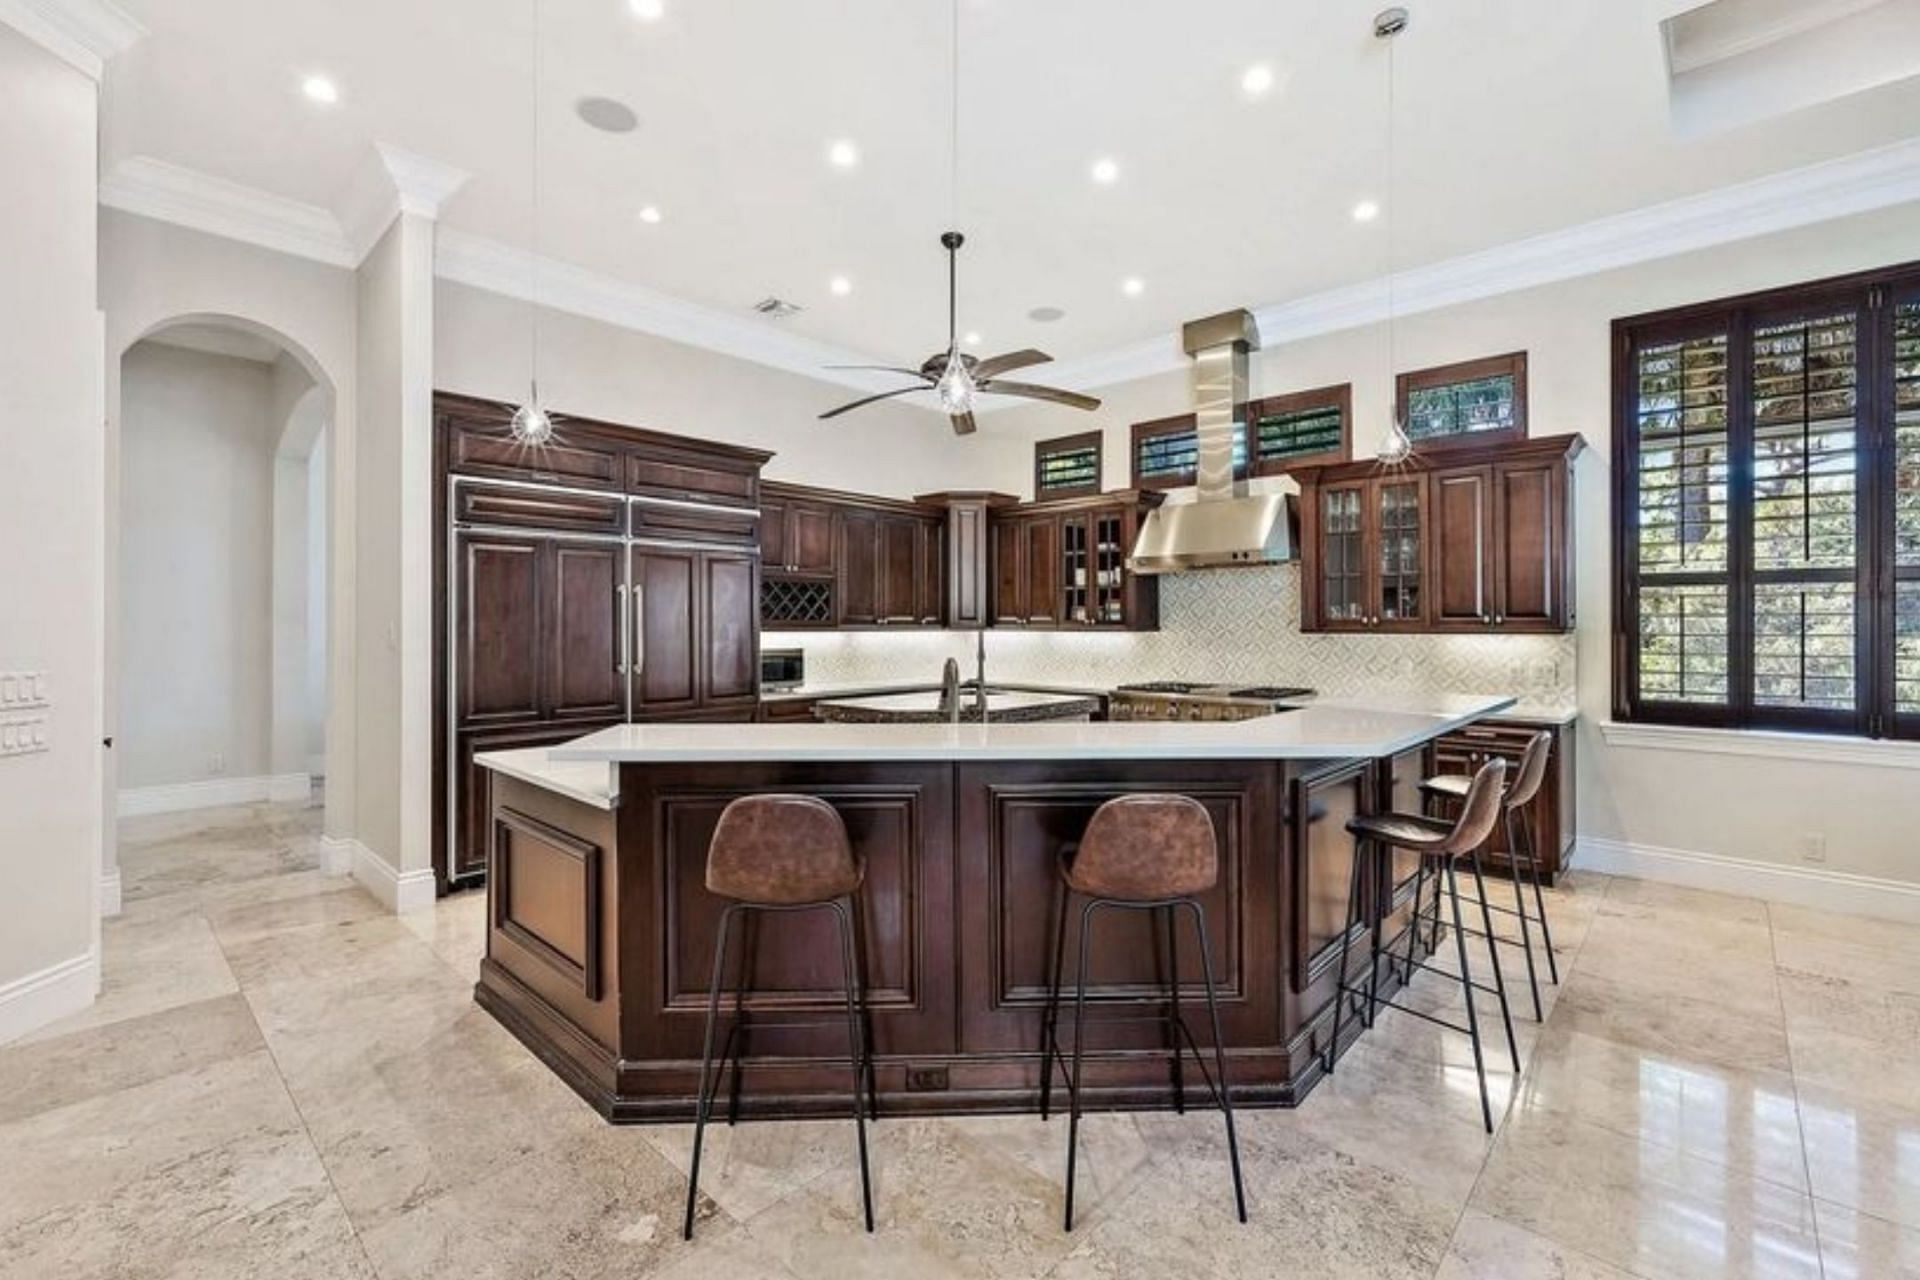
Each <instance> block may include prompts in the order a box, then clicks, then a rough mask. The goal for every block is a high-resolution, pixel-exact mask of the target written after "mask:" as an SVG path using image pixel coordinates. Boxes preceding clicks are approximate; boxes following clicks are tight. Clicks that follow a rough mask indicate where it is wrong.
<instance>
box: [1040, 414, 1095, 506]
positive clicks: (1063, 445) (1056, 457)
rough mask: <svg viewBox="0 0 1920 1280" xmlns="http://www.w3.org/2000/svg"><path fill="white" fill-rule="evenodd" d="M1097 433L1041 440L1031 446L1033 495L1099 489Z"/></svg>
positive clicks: (1073, 494) (1052, 495) (1070, 494)
mask: <svg viewBox="0 0 1920 1280" xmlns="http://www.w3.org/2000/svg"><path fill="white" fill-rule="evenodd" d="M1100 446H1101V433H1100V432H1098V431H1083V432H1080V433H1079V434H1078V435H1071V436H1059V437H1056V438H1055V439H1052V440H1041V441H1038V442H1036V443H1035V444H1034V446H1033V496H1034V497H1035V498H1036V499H1045V498H1072V497H1078V496H1079V495H1081V494H1088V493H1098V492H1100Z"/></svg>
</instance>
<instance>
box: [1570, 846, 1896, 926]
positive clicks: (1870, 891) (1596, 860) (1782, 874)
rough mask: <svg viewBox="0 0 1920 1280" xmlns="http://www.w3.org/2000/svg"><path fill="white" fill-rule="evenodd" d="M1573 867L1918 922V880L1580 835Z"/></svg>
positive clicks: (1769, 899)
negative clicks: (1867, 874)
mask: <svg viewBox="0 0 1920 1280" xmlns="http://www.w3.org/2000/svg"><path fill="white" fill-rule="evenodd" d="M1573 866H1574V867H1575V868H1577V869H1578V870H1581V871H1599V872H1604V873H1605V874H1607V875H1615V876H1633V877H1636V878H1638V879H1641V880H1659V881H1663V882H1665V883H1668V884H1677V885H1684V886H1685V887H1687V888H1690V889H1712V890H1714V891H1715V892H1717V893H1732V894H1739V895H1741V896H1743V897H1748V898H1764V899H1765V900H1767V901H1768V902H1784V903H1788V904H1790V905H1793V906H1798V907H1813V908H1816V909H1818V910H1821V911H1840V912H1845V913H1847V914H1850V915H1858V916H1877V917H1879V918H1880V919H1883V920H1899V921H1903V922H1905V923H1909V924H1920V884H1915V883H1912V882H1910V881H1906V880H1886V879H1883V878H1881V877H1879V876H1862V875H1855V874H1853V873H1852V872H1848V871H1831V870H1827V869H1825V868H1821V867H1796V866H1788V865H1786V864H1784V863H1779V862H1756V861H1754V860H1753V859H1751V858H1735V857H1731V856H1729V855H1727V854H1720V853H1699V852H1696V851H1693V850H1690V849H1663V848H1660V847H1659V846H1658V845H1645V844H1632V843H1629V842H1627V841H1624V840H1603V839H1598V838H1595V837H1592V836H1582V837H1580V839H1579V842H1578V844H1577V845H1576V847H1575V849H1574V855H1573Z"/></svg>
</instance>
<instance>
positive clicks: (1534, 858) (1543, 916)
mask: <svg viewBox="0 0 1920 1280" xmlns="http://www.w3.org/2000/svg"><path fill="white" fill-rule="evenodd" d="M1552 750H1553V735H1552V734H1550V733H1547V732H1545V731H1542V732H1540V733H1536V734H1534V735H1533V737H1531V738H1529V739H1528V740H1527V745H1526V747H1525V748H1523V749H1522V750H1521V752H1520V763H1519V766H1518V767H1517V768H1516V769H1515V770H1514V775H1513V782H1512V784H1511V785H1510V786H1508V787H1507V794H1506V798H1505V801H1504V803H1503V804H1502V805H1501V808H1502V809H1503V810H1504V815H1503V816H1504V820H1505V822H1506V824H1507V863H1508V870H1509V872H1510V874H1511V876H1512V878H1513V905H1512V906H1511V907H1503V906H1500V905H1499V904H1497V903H1495V904H1491V905H1492V907H1493V910H1495V911H1497V912H1499V913H1500V914H1502V915H1508V916H1514V917H1516V918H1517V919H1518V920H1519V921H1520V938H1519V941H1518V942H1517V943H1516V942H1515V941H1514V939H1512V938H1501V939H1500V941H1502V942H1505V943H1507V944H1508V945H1510V946H1513V945H1517V946H1519V947H1520V948H1521V949H1522V950H1523V951H1524V952H1525V953H1526V956H1527V985H1528V986H1529V987H1531V988H1532V989H1533V1020H1534V1021H1535V1022H1544V1021H1545V1020H1546V1014H1545V1013H1543V1012H1542V1011H1541V1005H1540V975H1539V973H1538V972H1537V971H1536V970H1535V967H1534V963H1533V926H1534V925H1539V926H1540V942H1541V945H1542V946H1543V947H1544V948H1545V950H1546V953H1547V980H1548V981H1549V982H1551V983H1552V984H1553V985H1554V986H1556V987H1557V986H1559V985H1560V964H1559V961H1558V960H1556V959H1555V958H1554V954H1553V928H1552V926H1551V925H1549V924H1548V923H1547V902H1546V898H1545V896H1544V895H1543V894H1542V893H1541V892H1540V857H1539V851H1538V850H1537V849H1535V848H1534V843H1533V824H1532V822H1531V821H1530V819H1531V817H1532V809H1533V806H1534V804H1535V803H1537V802H1538V800H1539V796H1540V784H1541V783H1542V782H1543V781H1545V779H1546V776H1547V756H1548V753H1550V752H1551V751H1552ZM1472 784H1473V779H1472V778H1471V777H1470V776H1468V775H1467V774H1464V773H1443V774H1440V775H1438V776H1437V777H1432V778H1428V779H1427V780H1426V781H1425V782H1423V783H1421V784H1420V790H1421V792H1422V794H1424V795H1426V796H1427V797H1428V798H1429V799H1433V800H1440V801H1448V802H1452V803H1455V804H1457V803H1459V802H1460V801H1462V800H1464V799H1466V795H1467V788H1468V787H1470V786H1471V785H1472ZM1523 836H1524V837H1525V839H1524V840H1522V838H1521V837H1523ZM1522 872H1525V873H1526V877H1527V880H1528V882H1529V883H1530V884H1531V885H1532V886H1533V911H1532V912H1531V913H1529V911H1528V909H1527V897H1526V893H1525V891H1524V889H1523V888H1522V886H1521V883H1520V876H1521V873H1522Z"/></svg>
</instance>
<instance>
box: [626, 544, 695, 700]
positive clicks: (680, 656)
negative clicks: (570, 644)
mask: <svg viewBox="0 0 1920 1280" xmlns="http://www.w3.org/2000/svg"><path fill="white" fill-rule="evenodd" d="M703 554H704V553H702V552H699V551H678V550H668V549H666V548H655V547H638V546H636V547H634V548H633V549H632V561H631V567H630V570H629V572H628V582H629V584H630V589H629V592H628V595H629V599H628V607H629V608H630V609H631V610H632V611H633V621H632V627H633V649H632V657H631V661H632V668H631V674H630V675H629V677H628V680H629V684H630V687H631V689H632V707H633V716H634V718H635V719H644V718H646V717H647V716H648V715H650V714H657V713H661V712H671V711H691V710H694V709H695V708H696V707H698V706H699V705H700V661H699V659H700V643H701V641H700V620H699V614H698V611H697V610H698V603H699V595H700V562H701V558H702V556H703Z"/></svg>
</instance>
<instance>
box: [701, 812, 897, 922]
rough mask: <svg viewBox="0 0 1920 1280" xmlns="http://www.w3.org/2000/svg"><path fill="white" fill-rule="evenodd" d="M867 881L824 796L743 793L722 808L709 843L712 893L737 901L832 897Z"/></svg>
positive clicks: (783, 902) (795, 902)
mask: <svg viewBox="0 0 1920 1280" xmlns="http://www.w3.org/2000/svg"><path fill="white" fill-rule="evenodd" d="M865 878H866V866H865V864H864V863H862V862H861V861H860V859H858V858H856V857H855V856H854V853H853V846H852V844H851V843H850V842H849V841H848V839H847V826H846V823H844V822H842V821H841V820H840V814H839V812H838V811H837V810H835V809H834V807H833V806H832V805H830V804H828V803H827V802H826V801H824V800H822V799H820V798H818V797H817V796H796V795H778V794H775V795H760V796H741V797H740V798H739V799H738V800H735V801H733V802H732V803H731V804H729V805H728V806H727V807H726V808H725V809H724V810H722V811H721V813H720V821H719V822H718V823H716V824H715V825H714V828H713V839H712V840H711V841H710V842H708V844H707V888H708V890H710V891H711V892H713V893H717V894H719V895H720V896H721V897H723V898H732V899H734V900H735V901H737V902H752V903H762V904H765V905H768V906H799V905H802V904H804V903H810V902H829V901H831V900H833V899H834V898H842V897H845V896H846V895H848V894H850V893H853V892H855V891H856V890H858V889H859V888H860V884H861V881H862V880H864V879H865Z"/></svg>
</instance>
